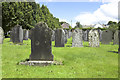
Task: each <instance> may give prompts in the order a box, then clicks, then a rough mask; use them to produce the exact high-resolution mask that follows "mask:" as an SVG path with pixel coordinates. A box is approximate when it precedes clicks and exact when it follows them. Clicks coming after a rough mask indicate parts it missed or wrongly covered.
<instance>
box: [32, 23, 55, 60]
mask: <svg viewBox="0 0 120 80" xmlns="http://www.w3.org/2000/svg"><path fill="white" fill-rule="evenodd" d="M51 42H52V30H51V29H50V28H48V26H47V24H46V23H42V22H40V23H38V24H37V25H36V26H35V28H33V29H32V30H31V55H30V60H39V61H53V55H52V44H51Z"/></svg>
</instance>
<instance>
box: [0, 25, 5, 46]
mask: <svg viewBox="0 0 120 80" xmlns="http://www.w3.org/2000/svg"><path fill="white" fill-rule="evenodd" d="M3 39H4V31H3V29H2V27H0V44H3Z"/></svg>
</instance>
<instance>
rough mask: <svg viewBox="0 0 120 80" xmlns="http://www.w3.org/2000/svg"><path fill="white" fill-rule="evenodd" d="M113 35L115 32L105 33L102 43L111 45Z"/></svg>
mask: <svg viewBox="0 0 120 80" xmlns="http://www.w3.org/2000/svg"><path fill="white" fill-rule="evenodd" d="M112 35H113V32H112V31H110V30H106V31H103V32H102V40H101V43H102V44H109V43H110V42H112Z"/></svg>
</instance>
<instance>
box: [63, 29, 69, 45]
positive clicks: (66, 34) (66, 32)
mask: <svg viewBox="0 0 120 80" xmlns="http://www.w3.org/2000/svg"><path fill="white" fill-rule="evenodd" d="M64 31H65V43H67V39H68V31H67V30H64Z"/></svg>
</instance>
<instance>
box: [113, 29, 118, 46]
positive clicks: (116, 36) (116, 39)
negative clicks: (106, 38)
mask: <svg viewBox="0 0 120 80" xmlns="http://www.w3.org/2000/svg"><path fill="white" fill-rule="evenodd" d="M118 33H119V30H116V31H115V33H114V40H113V44H119V38H118Z"/></svg>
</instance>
